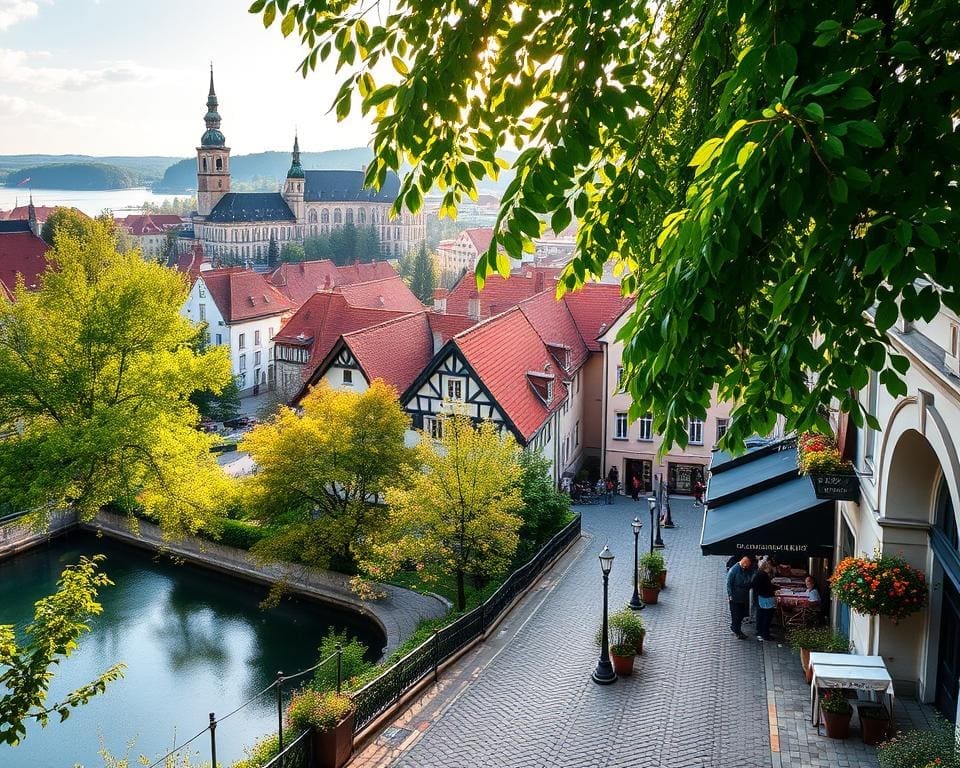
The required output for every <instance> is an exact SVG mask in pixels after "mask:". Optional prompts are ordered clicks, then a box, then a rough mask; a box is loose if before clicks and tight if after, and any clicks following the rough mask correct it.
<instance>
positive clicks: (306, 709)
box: [287, 688, 353, 731]
mask: <svg viewBox="0 0 960 768" xmlns="http://www.w3.org/2000/svg"><path fill="white" fill-rule="evenodd" d="M352 710H353V700H352V699H351V698H350V697H349V696H345V695H342V694H337V693H333V692H332V691H327V692H325V693H321V692H320V691H315V690H313V689H312V688H304V689H303V690H302V691H300V692H299V693H298V694H296V695H295V696H294V697H293V698H292V699H291V700H290V703H289V704H288V705H287V722H288V723H289V724H290V726H291V727H292V728H294V729H295V730H297V731H303V730H306V729H307V728H316V729H317V730H320V731H323V730H327V729H328V728H333V727H334V726H335V725H336V724H337V723H339V722H340V721H341V720H343V718H345V717H346V716H347V715H349V714H350V712H351V711H352Z"/></svg>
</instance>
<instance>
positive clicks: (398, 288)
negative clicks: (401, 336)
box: [336, 274, 424, 312]
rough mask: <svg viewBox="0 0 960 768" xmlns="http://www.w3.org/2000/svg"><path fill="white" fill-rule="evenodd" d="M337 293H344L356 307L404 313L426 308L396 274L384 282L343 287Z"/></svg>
mask: <svg viewBox="0 0 960 768" xmlns="http://www.w3.org/2000/svg"><path fill="white" fill-rule="evenodd" d="M336 291H337V292H338V293H342V294H343V295H344V297H345V298H346V299H347V301H348V302H349V303H350V304H352V305H353V306H355V307H374V308H377V307H379V308H380V309H397V310H403V311H404V312H422V311H423V308H424V307H423V304H421V303H420V299H418V298H417V297H416V296H414V295H413V291H411V290H410V288H409V287H408V286H407V284H406V283H405V282H403V279H402V278H401V277H400V276H399V275H396V274H395V275H394V276H393V277H389V278H385V279H383V280H369V281H367V282H363V283H353V284H352V285H342V286H340V287H338V288H337V289H336Z"/></svg>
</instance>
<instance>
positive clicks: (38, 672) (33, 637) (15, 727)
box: [0, 555, 124, 745]
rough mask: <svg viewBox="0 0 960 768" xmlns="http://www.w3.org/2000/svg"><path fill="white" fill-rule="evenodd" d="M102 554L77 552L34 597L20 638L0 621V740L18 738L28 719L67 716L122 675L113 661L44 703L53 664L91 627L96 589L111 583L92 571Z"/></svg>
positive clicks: (97, 611) (15, 740)
mask: <svg viewBox="0 0 960 768" xmlns="http://www.w3.org/2000/svg"><path fill="white" fill-rule="evenodd" d="M103 559H104V558H103V556H102V555H97V556H95V557H94V558H92V559H88V558H86V557H82V558H80V562H79V563H78V564H76V565H71V566H67V568H66V569H65V570H64V571H63V573H62V574H61V575H60V579H59V581H58V582H57V591H56V592H55V593H54V594H52V595H50V596H48V597H44V598H43V599H42V600H39V601H37V604H36V606H35V608H34V613H33V621H32V622H31V623H30V624H28V625H27V627H26V629H25V630H24V635H25V637H24V638H23V639H21V640H18V639H17V635H16V632H15V628H14V626H13V625H12V624H0V743H5V744H11V745H16V744H18V743H19V742H20V741H21V740H22V739H23V737H24V736H25V735H26V733H27V723H28V721H35V722H37V723H39V724H40V726H41V727H46V725H47V723H48V722H49V720H50V716H51V715H54V714H55V715H57V716H59V718H60V721H61V722H62V721H64V720H66V719H67V717H69V716H70V710H71V709H73V708H74V707H78V706H80V705H82V704H86V703H87V702H88V701H89V700H90V699H92V698H93V697H94V696H97V695H98V694H101V693H103V692H104V690H105V689H106V687H107V685H108V684H109V683H112V682H113V681H114V680H117V679H119V678H121V677H123V670H124V665H123V664H116V665H114V666H112V667H110V668H109V669H108V670H106V671H105V672H103V674H101V675H100V676H99V677H98V678H97V679H96V680H93V681H91V682H89V683H87V684H86V685H82V686H80V687H79V688H77V689H76V690H74V691H71V692H70V693H68V694H67V695H66V696H65V697H64V698H63V700H62V701H59V702H57V703H56V704H53V705H50V706H48V705H46V699H47V691H48V690H49V687H50V683H51V682H52V680H53V671H52V668H53V667H56V666H57V665H58V664H59V663H60V662H61V661H62V660H63V659H65V658H67V657H68V656H70V654H71V653H73V651H75V650H76V648H77V641H78V640H79V639H80V637H81V635H83V634H84V633H85V632H88V631H89V629H90V627H89V625H88V624H87V621H88V620H89V619H90V618H91V617H92V616H97V615H99V614H100V613H101V611H102V610H103V609H102V607H101V605H100V603H98V602H97V591H98V590H99V589H100V588H101V587H105V586H109V585H111V584H112V582H111V581H110V580H109V579H108V578H107V577H106V575H105V574H104V573H101V572H98V571H97V567H98V565H99V562H100V561H101V560H103Z"/></svg>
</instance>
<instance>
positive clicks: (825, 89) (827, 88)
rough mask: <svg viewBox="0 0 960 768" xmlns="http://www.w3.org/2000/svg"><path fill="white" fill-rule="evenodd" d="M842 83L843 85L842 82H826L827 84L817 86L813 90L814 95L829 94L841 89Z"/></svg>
mask: <svg viewBox="0 0 960 768" xmlns="http://www.w3.org/2000/svg"><path fill="white" fill-rule="evenodd" d="M842 85H843V84H842V83H827V84H825V85H821V86H820V87H819V88H817V89H816V90H815V91H814V92H813V95H814V96H827V95H828V94H831V93H833V92H834V91H839V90H840V87H841V86H842Z"/></svg>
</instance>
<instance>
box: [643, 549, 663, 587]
mask: <svg viewBox="0 0 960 768" xmlns="http://www.w3.org/2000/svg"><path fill="white" fill-rule="evenodd" d="M665 570H667V565H666V563H665V562H664V560H663V554H662V553H660V552H656V551H654V552H646V553H645V554H642V555H640V572H641V573H643V572H644V571H646V572H647V573H648V574H649V575H650V578H651V579H654V580H655V579H656V578H657V577H658V576H659V575H660V574H661V573H663V572H664V571H665Z"/></svg>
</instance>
